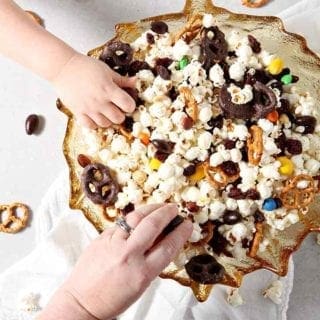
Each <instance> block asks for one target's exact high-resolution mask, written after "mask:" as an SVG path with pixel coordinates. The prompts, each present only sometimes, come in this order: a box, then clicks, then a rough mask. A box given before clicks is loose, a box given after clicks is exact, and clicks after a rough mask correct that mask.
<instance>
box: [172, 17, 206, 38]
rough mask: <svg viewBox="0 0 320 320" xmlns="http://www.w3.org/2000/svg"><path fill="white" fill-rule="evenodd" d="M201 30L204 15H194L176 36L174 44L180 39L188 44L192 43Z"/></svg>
mask: <svg viewBox="0 0 320 320" xmlns="http://www.w3.org/2000/svg"><path fill="white" fill-rule="evenodd" d="M201 29H202V15H199V14H197V15H194V16H192V17H191V18H190V20H189V21H188V22H187V23H186V25H185V27H184V28H183V29H182V30H180V31H179V32H178V33H177V34H176V36H175V38H174V42H175V43H176V42H177V41H178V40H179V39H182V40H184V41H185V42H186V43H190V41H191V40H193V39H194V38H196V37H197V36H198V35H199V34H200V32H201Z"/></svg>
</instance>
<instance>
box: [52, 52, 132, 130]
mask: <svg viewBox="0 0 320 320" xmlns="http://www.w3.org/2000/svg"><path fill="white" fill-rule="evenodd" d="M53 84H54V86H55V88H56V90H57V92H58V95H59V97H60V98H61V100H62V102H63V104H64V105H65V106H66V107H68V108H69V109H70V110H71V111H72V112H73V114H74V115H75V117H76V118H77V120H78V122H79V123H80V124H81V125H83V126H86V127H89V128H91V129H95V128H97V127H98V126H99V127H108V126H109V125H110V124H111V123H116V124H120V123H122V122H123V121H124V118H125V116H124V113H126V112H127V113H131V112H133V111H134V109H135V107H136V105H135V102H134V100H133V99H132V98H131V97H130V96H129V95H128V94H127V93H126V92H125V91H124V90H122V89H121V88H124V87H134V85H135V79H134V78H127V77H122V76H120V75H119V74H117V73H115V72H114V71H113V70H111V69H110V68H109V67H108V66H107V65H106V64H105V63H103V62H101V61H99V60H96V59H93V58H90V57H87V56H85V55H82V54H79V53H76V54H75V55H74V56H73V57H72V58H71V59H70V60H69V61H68V62H67V64H66V65H65V66H64V67H63V68H62V70H61V71H60V72H59V73H58V75H57V77H55V79H54V80H53Z"/></svg>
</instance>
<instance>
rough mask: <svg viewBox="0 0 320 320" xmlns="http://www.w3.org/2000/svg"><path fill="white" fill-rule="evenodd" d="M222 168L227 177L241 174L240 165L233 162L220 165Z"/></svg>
mask: <svg viewBox="0 0 320 320" xmlns="http://www.w3.org/2000/svg"><path fill="white" fill-rule="evenodd" d="M220 168H221V169H222V170H223V172H224V173H225V174H226V175H227V176H230V177H231V176H235V175H236V174H238V173H239V172H240V169H239V165H238V164H237V163H235V162H233V161H225V162H223V163H222V164H221V165H220Z"/></svg>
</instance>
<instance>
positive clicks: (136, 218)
mask: <svg viewBox="0 0 320 320" xmlns="http://www.w3.org/2000/svg"><path fill="white" fill-rule="evenodd" d="M163 206H164V204H149V205H146V206H141V207H140V208H138V209H136V210H135V211H132V212H130V213H129V214H128V215H127V216H126V221H127V223H128V225H129V226H130V227H131V228H133V229H135V228H136V227H137V225H138V224H139V223H140V222H141V221H142V220H143V219H144V218H145V217H147V216H148V215H149V214H151V212H153V211H155V210H157V209H159V208H161V207H163ZM113 237H117V238H121V239H124V240H126V239H128V238H129V234H128V233H127V232H126V231H124V230H122V229H121V228H119V227H118V226H116V227H115V232H114V235H113Z"/></svg>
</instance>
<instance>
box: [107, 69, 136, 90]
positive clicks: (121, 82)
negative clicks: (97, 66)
mask: <svg viewBox="0 0 320 320" xmlns="http://www.w3.org/2000/svg"><path fill="white" fill-rule="evenodd" d="M112 79H113V81H114V83H115V84H117V85H118V86H119V87H120V88H125V87H131V88H134V87H135V85H136V82H137V77H130V78H129V77H123V76H121V75H120V74H119V73H116V72H113V74H112Z"/></svg>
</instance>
